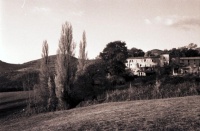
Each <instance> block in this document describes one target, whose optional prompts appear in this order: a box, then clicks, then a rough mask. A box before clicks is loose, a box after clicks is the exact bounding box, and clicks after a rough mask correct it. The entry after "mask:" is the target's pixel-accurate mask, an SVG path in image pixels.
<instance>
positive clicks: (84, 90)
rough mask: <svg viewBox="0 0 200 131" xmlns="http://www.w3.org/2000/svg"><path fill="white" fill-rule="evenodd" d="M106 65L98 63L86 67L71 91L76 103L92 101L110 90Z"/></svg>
mask: <svg viewBox="0 0 200 131" xmlns="http://www.w3.org/2000/svg"><path fill="white" fill-rule="evenodd" d="M104 65H105V63H103V62H101V61H100V62H97V63H94V64H91V65H89V66H88V67H86V69H85V71H84V72H83V73H82V74H81V75H79V76H78V77H77V79H76V80H75V82H74V85H73V88H72V90H71V93H70V94H71V97H72V99H74V100H76V101H79V102H80V101H82V100H92V99H96V97H97V96H98V95H100V94H102V93H103V92H105V91H106V90H108V89H109V88H110V82H109V81H108V79H107V78H106V75H107V73H106V71H105V66H104Z"/></svg>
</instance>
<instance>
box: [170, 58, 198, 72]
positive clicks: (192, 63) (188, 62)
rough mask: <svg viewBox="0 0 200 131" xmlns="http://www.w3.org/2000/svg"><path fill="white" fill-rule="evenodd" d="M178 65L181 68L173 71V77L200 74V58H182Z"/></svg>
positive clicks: (179, 59)
mask: <svg viewBox="0 0 200 131" xmlns="http://www.w3.org/2000/svg"><path fill="white" fill-rule="evenodd" d="M177 64H178V65H179V67H178V68H177V69H173V75H184V74H200V57H180V58H178V61H177Z"/></svg>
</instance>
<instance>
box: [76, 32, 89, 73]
mask: <svg viewBox="0 0 200 131" xmlns="http://www.w3.org/2000/svg"><path fill="white" fill-rule="evenodd" d="M86 47H87V42H86V33H85V31H84V32H83V36H82V41H80V45H79V60H78V65H77V68H78V71H77V73H78V74H81V72H82V71H83V70H84V69H85V66H86V60H87V52H86Z"/></svg>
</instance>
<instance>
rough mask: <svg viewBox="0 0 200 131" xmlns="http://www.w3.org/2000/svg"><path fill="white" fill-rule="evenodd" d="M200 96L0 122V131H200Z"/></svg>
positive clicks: (73, 110)
mask: <svg viewBox="0 0 200 131" xmlns="http://www.w3.org/2000/svg"><path fill="white" fill-rule="evenodd" d="M199 102H200V96H188V97H178V98H168V99H155V100H139V101H128V102H111V103H106V104H99V105H93V106H89V107H82V108H76V109H72V110H68V111H57V112H51V113H44V114H39V115H35V116H32V117H29V118H27V117H23V118H21V119H20V120H18V119H13V120H9V121H1V120H0V130H176V131H178V130H200V106H199Z"/></svg>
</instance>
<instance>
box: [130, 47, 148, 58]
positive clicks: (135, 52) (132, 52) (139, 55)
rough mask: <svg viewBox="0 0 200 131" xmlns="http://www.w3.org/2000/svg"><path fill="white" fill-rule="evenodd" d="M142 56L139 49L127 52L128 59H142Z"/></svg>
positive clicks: (142, 52) (142, 53)
mask: <svg viewBox="0 0 200 131" xmlns="http://www.w3.org/2000/svg"><path fill="white" fill-rule="evenodd" d="M144 54H145V53H144V51H143V50H141V49H137V48H131V49H130V50H128V56H129V57H144Z"/></svg>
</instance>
